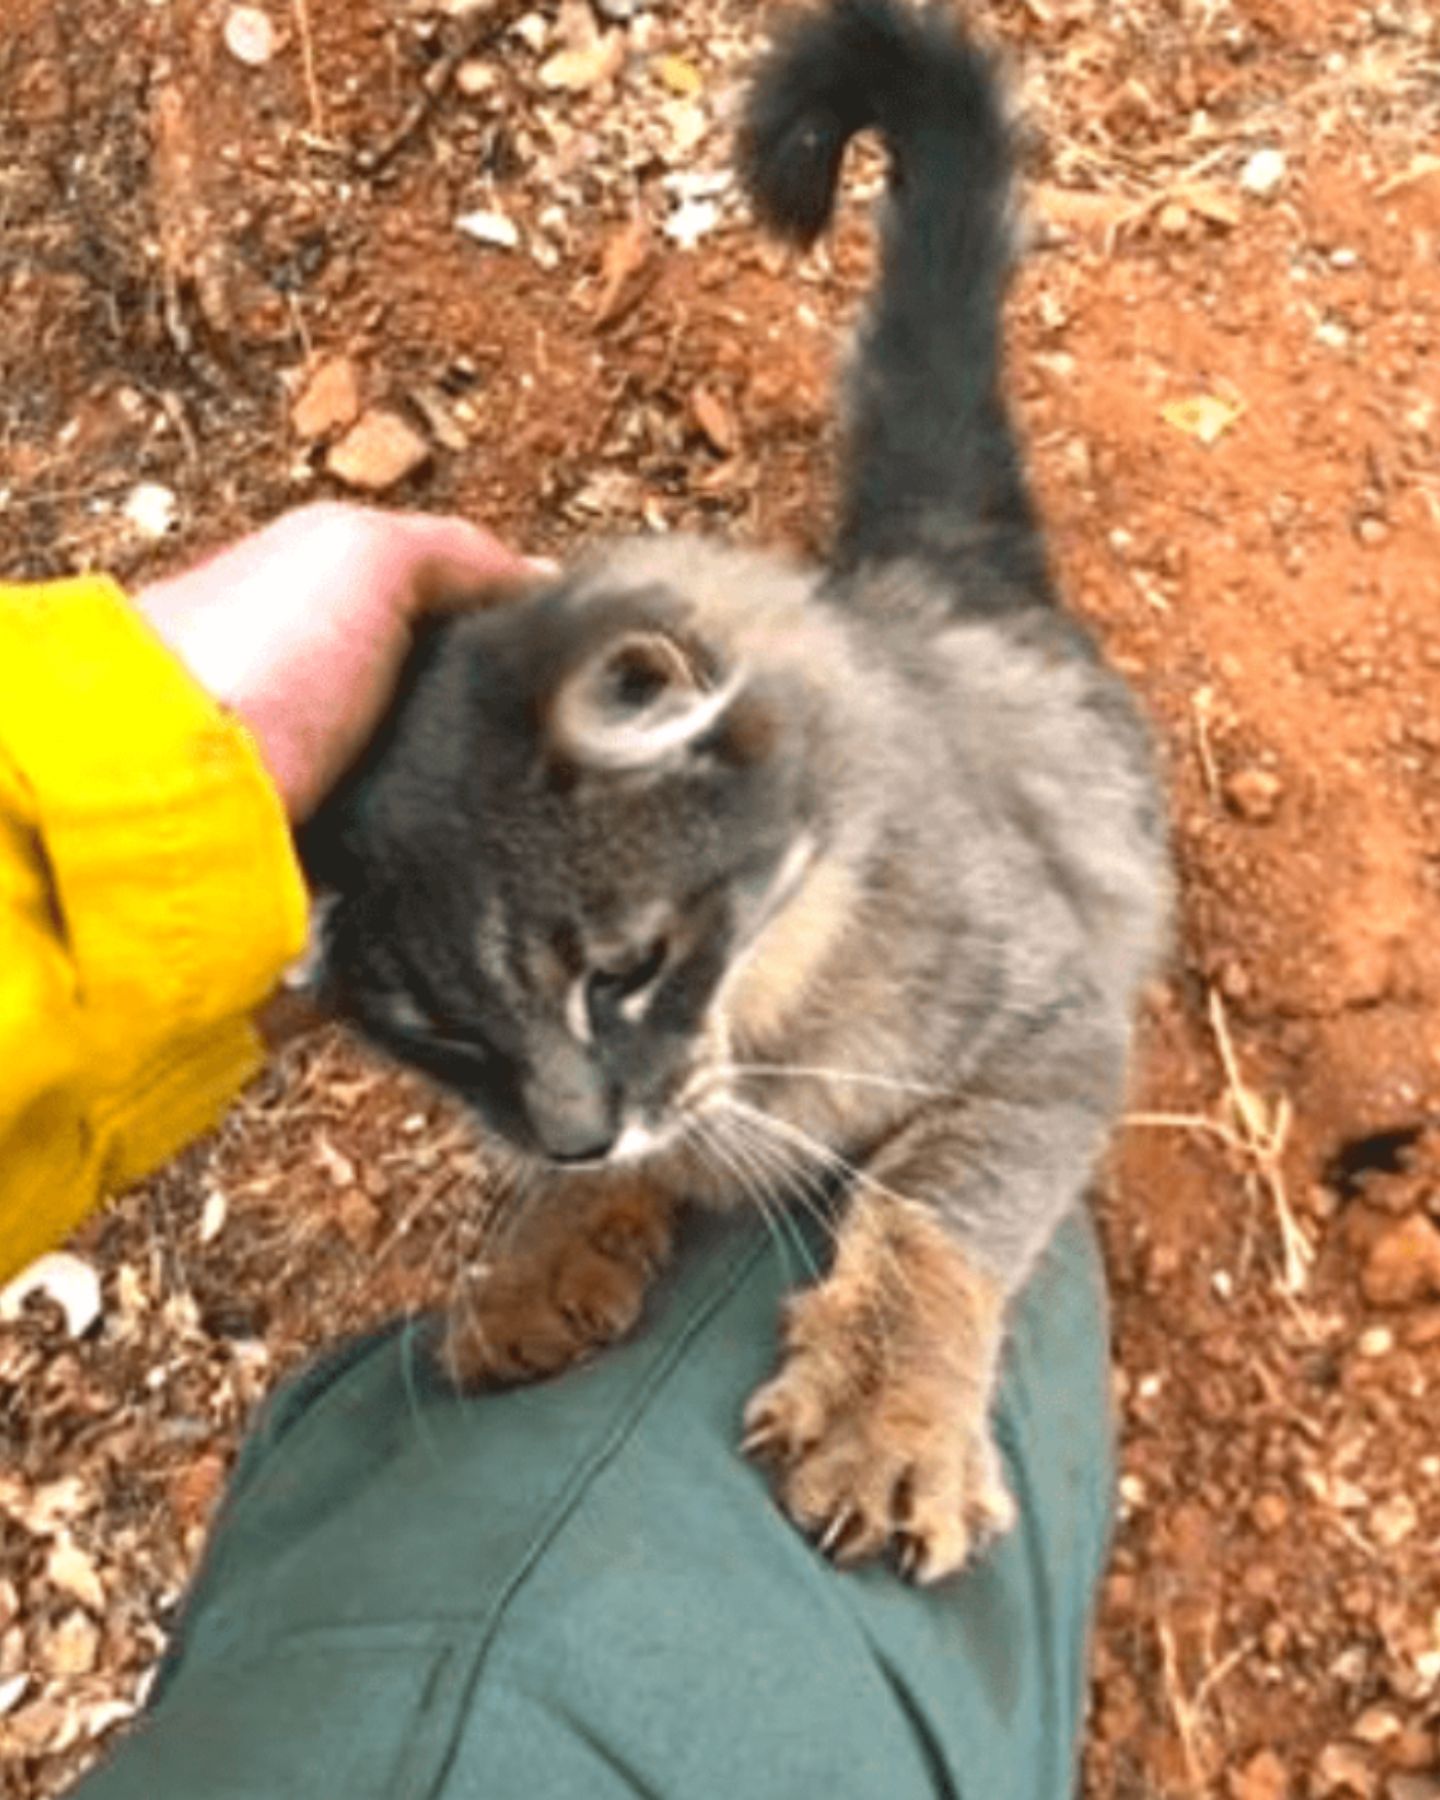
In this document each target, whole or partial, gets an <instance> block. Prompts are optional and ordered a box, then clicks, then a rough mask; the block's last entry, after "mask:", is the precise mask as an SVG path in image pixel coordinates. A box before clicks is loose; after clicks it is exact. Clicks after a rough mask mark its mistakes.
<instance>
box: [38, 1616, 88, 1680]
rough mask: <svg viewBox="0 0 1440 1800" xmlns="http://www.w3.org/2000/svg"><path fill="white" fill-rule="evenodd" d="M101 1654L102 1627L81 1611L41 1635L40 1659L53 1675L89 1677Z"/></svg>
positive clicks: (44, 1667)
mask: <svg viewBox="0 0 1440 1800" xmlns="http://www.w3.org/2000/svg"><path fill="white" fill-rule="evenodd" d="M99 1654H100V1627H99V1626H98V1625H97V1624H96V1623H95V1621H94V1620H93V1619H92V1618H91V1617H90V1616H89V1614H88V1613H83V1612H80V1611H79V1610H78V1609H77V1610H76V1611H75V1612H69V1613H66V1615H65V1617H64V1618H63V1619H61V1621H60V1623H59V1624H58V1625H56V1626H55V1627H54V1629H53V1630H51V1631H48V1632H45V1633H43V1634H42V1635H41V1638H40V1650H39V1659H38V1660H39V1662H40V1665H41V1667H42V1668H43V1669H45V1671H46V1672H47V1673H48V1674H50V1675H88V1674H89V1673H90V1671H91V1670H92V1669H93V1668H94V1667H95V1660H96V1658H97V1657H98V1656H99Z"/></svg>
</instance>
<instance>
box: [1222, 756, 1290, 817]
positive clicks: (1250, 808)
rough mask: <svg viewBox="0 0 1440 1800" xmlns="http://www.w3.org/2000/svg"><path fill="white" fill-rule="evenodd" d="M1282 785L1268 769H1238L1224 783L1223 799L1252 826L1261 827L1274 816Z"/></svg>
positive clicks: (1277, 777) (1276, 776)
mask: <svg viewBox="0 0 1440 1800" xmlns="http://www.w3.org/2000/svg"><path fill="white" fill-rule="evenodd" d="M1282 791H1283V784H1282V783H1281V780H1280V777H1279V776H1278V775H1275V774H1273V773H1272V772H1271V771H1270V770H1269V769H1254V768H1251V769H1238V770H1237V771H1236V772H1235V774H1233V775H1232V776H1230V778H1229V779H1228V780H1227V781H1226V783H1225V798H1226V799H1227V800H1228V801H1229V802H1230V804H1231V806H1233V807H1234V809H1235V811H1236V812H1237V813H1239V814H1240V816H1241V818H1242V819H1248V820H1249V821H1250V822H1251V823H1252V824H1254V825H1263V824H1265V823H1266V822H1267V821H1268V820H1270V819H1273V818H1274V816H1275V809H1276V807H1277V806H1278V805H1279V803H1280V795H1281V792H1282Z"/></svg>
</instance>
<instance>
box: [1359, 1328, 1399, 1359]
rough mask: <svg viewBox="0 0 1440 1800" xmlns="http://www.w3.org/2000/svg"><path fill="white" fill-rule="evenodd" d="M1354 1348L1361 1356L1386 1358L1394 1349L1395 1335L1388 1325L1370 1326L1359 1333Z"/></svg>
mask: <svg viewBox="0 0 1440 1800" xmlns="http://www.w3.org/2000/svg"><path fill="white" fill-rule="evenodd" d="M1355 1348H1356V1349H1357V1350H1358V1351H1359V1352H1360V1354H1361V1355H1362V1356H1367V1357H1377V1356H1388V1355H1389V1354H1390V1352H1391V1351H1392V1350H1393V1349H1394V1348H1395V1333H1394V1332H1393V1331H1392V1330H1391V1329H1390V1327H1389V1326H1388V1325H1372V1326H1370V1328H1369V1329H1368V1330H1367V1331H1362V1332H1361V1333H1360V1338H1359V1342H1358V1343H1357V1344H1356V1346H1355Z"/></svg>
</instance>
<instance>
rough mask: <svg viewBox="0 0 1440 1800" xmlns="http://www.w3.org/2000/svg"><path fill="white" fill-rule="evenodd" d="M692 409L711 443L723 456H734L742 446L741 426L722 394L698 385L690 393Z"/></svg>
mask: <svg viewBox="0 0 1440 1800" xmlns="http://www.w3.org/2000/svg"><path fill="white" fill-rule="evenodd" d="M690 411H691V414H692V415H693V417H694V420H695V423H696V424H697V425H698V426H699V427H700V430H701V431H702V432H703V433H704V435H705V437H706V438H707V439H708V441H709V442H710V443H711V445H713V447H714V448H715V449H716V450H718V451H719V452H720V454H721V455H722V456H733V455H734V454H735V452H736V451H737V450H738V449H739V448H740V428H739V426H738V425H737V424H736V422H735V415H734V413H733V412H732V411H731V410H730V407H729V405H728V404H727V403H726V402H725V401H724V400H723V399H722V398H721V397H720V395H719V394H717V393H715V392H714V391H713V390H712V389H710V388H707V387H704V386H701V387H697V388H696V389H695V390H694V391H693V393H692V394H691V395H690Z"/></svg>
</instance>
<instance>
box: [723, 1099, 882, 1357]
mask: <svg viewBox="0 0 1440 1800" xmlns="http://www.w3.org/2000/svg"><path fill="white" fill-rule="evenodd" d="M746 1110H747V1113H748V1114H749V1117H748V1119H747V1120H746V1121H745V1123H746V1124H748V1126H749V1128H750V1129H751V1130H752V1131H754V1132H757V1135H759V1136H761V1137H763V1138H764V1141H766V1142H767V1143H768V1144H769V1146H770V1149H771V1151H772V1153H776V1154H781V1155H783V1153H784V1151H785V1150H786V1149H788V1150H789V1151H790V1153H791V1155H792V1156H793V1155H802V1156H804V1157H806V1158H808V1159H809V1160H810V1162H811V1163H812V1165H813V1164H817V1163H818V1164H819V1165H820V1167H821V1168H824V1169H829V1170H830V1171H831V1172H832V1173H833V1171H834V1167H835V1165H836V1164H840V1165H843V1167H844V1168H845V1169H846V1170H848V1172H849V1173H850V1174H851V1175H852V1176H860V1175H863V1173H864V1171H863V1170H859V1169H857V1168H856V1167H855V1165H854V1164H853V1163H851V1162H849V1160H848V1159H847V1158H846V1157H844V1156H842V1155H841V1154H840V1152H839V1151H832V1150H830V1148H829V1146H827V1145H825V1144H823V1143H821V1142H820V1141H819V1140H818V1139H813V1138H811V1137H810V1136H809V1134H808V1133H804V1132H800V1133H799V1140H800V1141H797V1140H796V1139H795V1138H793V1137H791V1138H785V1137H778V1138H777V1136H776V1135H774V1134H773V1133H771V1134H766V1133H764V1132H763V1131H760V1130H759V1126H760V1122H761V1121H763V1122H764V1124H766V1125H768V1126H772V1127H777V1128H778V1127H780V1126H782V1125H783V1124H784V1121H782V1120H779V1119H771V1118H770V1117H769V1115H768V1114H765V1113H759V1112H756V1111H755V1110H754V1109H753V1108H747V1109H746ZM739 1122H740V1121H739V1120H738V1118H737V1123H739ZM796 1131H797V1132H798V1127H797V1128H796ZM809 1179H810V1181H811V1182H812V1183H821V1182H823V1179H824V1178H823V1176H822V1175H820V1174H819V1173H818V1172H812V1173H811V1175H810V1177H809ZM875 1185H879V1184H875ZM820 1191H821V1199H820V1200H819V1201H817V1200H816V1199H815V1198H814V1196H813V1193H807V1192H805V1191H804V1190H803V1189H802V1191H801V1193H800V1194H799V1196H798V1198H800V1200H801V1201H802V1204H804V1205H805V1207H806V1209H807V1211H808V1212H809V1213H810V1215H811V1217H812V1218H814V1219H815V1220H817V1221H818V1222H819V1224H820V1225H821V1227H822V1228H823V1229H824V1230H825V1231H826V1232H827V1233H828V1234H829V1235H830V1237H831V1238H832V1239H833V1240H834V1242H835V1243H836V1245H837V1246H838V1244H839V1241H840V1232H839V1227H838V1226H837V1225H836V1223H835V1220H834V1219H833V1218H832V1217H831V1216H830V1212H829V1210H828V1204H827V1203H828V1201H829V1200H830V1198H831V1190H830V1189H829V1188H828V1187H826V1186H822V1187H821V1190H820ZM878 1251H879V1254H880V1256H881V1257H882V1258H883V1259H884V1260H885V1261H886V1262H887V1263H888V1264H889V1268H890V1273H891V1276H892V1278H893V1280H894V1282H895V1284H896V1287H895V1291H896V1292H897V1293H898V1294H899V1295H901V1296H903V1295H904V1294H905V1293H906V1292H907V1291H908V1283H909V1273H908V1271H907V1269H906V1267H905V1263H904V1260H903V1259H902V1257H901V1256H900V1253H899V1251H898V1250H896V1248H895V1246H894V1245H893V1244H892V1243H891V1242H890V1241H889V1239H888V1238H884V1237H882V1238H881V1240H880V1242H879V1245H878ZM869 1324H870V1329H871V1330H873V1331H874V1332H875V1333H876V1334H877V1338H878V1343H879V1348H880V1352H881V1356H882V1359H888V1358H889V1357H890V1356H891V1355H892V1352H893V1351H894V1348H895V1334H894V1328H893V1323H892V1320H891V1318H890V1315H889V1313H888V1312H887V1311H886V1310H885V1309H884V1308H880V1309H877V1310H876V1311H875V1313H874V1314H873V1316H872V1317H871V1319H870V1321H869Z"/></svg>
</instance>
